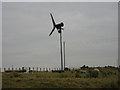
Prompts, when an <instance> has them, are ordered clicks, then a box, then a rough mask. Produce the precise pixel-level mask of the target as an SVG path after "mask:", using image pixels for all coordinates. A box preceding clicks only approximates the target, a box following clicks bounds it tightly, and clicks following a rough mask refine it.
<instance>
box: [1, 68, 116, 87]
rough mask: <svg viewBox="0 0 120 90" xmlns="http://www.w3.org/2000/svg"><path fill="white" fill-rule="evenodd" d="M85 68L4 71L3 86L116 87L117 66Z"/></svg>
mask: <svg viewBox="0 0 120 90" xmlns="http://www.w3.org/2000/svg"><path fill="white" fill-rule="evenodd" d="M98 69H99V71H95V70H94V68H85V69H82V70H81V69H77V70H70V71H65V72H61V73H59V72H33V73H20V72H9V73H7V72H4V73H3V74H2V79H3V81H2V85H3V88H118V69H117V68H102V67H101V68H98Z"/></svg>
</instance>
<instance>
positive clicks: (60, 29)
mask: <svg viewBox="0 0 120 90" xmlns="http://www.w3.org/2000/svg"><path fill="white" fill-rule="evenodd" d="M50 16H51V19H52V23H53V29H52V31H51V32H50V34H49V36H50V35H51V34H52V33H53V31H54V30H55V29H57V31H58V33H59V34H60V54H61V70H64V68H63V54H62V30H64V29H63V28H62V27H63V26H64V24H63V22H61V23H59V24H56V23H55V20H54V18H53V16H52V14H51V13H50Z"/></svg>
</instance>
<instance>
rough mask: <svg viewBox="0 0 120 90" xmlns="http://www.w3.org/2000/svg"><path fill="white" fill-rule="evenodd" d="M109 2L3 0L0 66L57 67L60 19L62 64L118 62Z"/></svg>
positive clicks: (114, 21)
mask: <svg viewBox="0 0 120 90" xmlns="http://www.w3.org/2000/svg"><path fill="white" fill-rule="evenodd" d="M117 4H118V3H117V2H114V3H113V2H112V3H109V2H107V3H100V2H97V3H92V2H91V3H88V2H86V3H82V2H79V3H78V2H77V3H65V2H63V3H41V2H36V3H33V2H31V3H29V2H27V3H25V2H23V3H22V2H21V3H12V2H11V3H8V2H7V3H2V39H3V40H2V41H3V42H2V44H3V46H2V49H3V52H2V56H3V57H2V61H3V65H2V66H3V67H11V66H12V65H13V66H14V67H22V66H26V67H28V66H30V67H33V66H34V67H38V66H39V67H60V50H59V34H58V32H57V30H55V31H54V32H53V34H52V36H51V37H49V36H48V35H49V33H50V32H51V29H52V28H53V26H52V22H51V18H50V15H49V13H50V12H51V13H52V14H53V16H54V18H55V21H56V23H59V22H61V21H62V22H64V24H65V26H64V29H65V30H64V31H63V37H64V41H65V42H66V66H68V67H81V66H82V65H88V66H105V65H115V66H116V65H117V63H118V6H117Z"/></svg>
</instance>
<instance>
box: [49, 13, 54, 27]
mask: <svg viewBox="0 0 120 90" xmlns="http://www.w3.org/2000/svg"><path fill="white" fill-rule="evenodd" d="M50 16H51V19H52V22H53V26H55V21H54V19H53V16H52V14H51V13H50Z"/></svg>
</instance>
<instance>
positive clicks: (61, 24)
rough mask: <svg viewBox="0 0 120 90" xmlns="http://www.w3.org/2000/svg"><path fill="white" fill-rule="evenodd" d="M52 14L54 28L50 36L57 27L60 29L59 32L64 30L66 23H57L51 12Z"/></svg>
mask: <svg viewBox="0 0 120 90" xmlns="http://www.w3.org/2000/svg"><path fill="white" fill-rule="evenodd" d="M50 15H51V19H52V23H53V29H52V31H51V33H50V34H49V36H50V35H51V34H52V33H53V31H54V30H55V28H56V29H57V30H58V33H61V30H64V29H63V28H62V27H63V26H64V23H63V22H61V23H59V24H56V23H55V21H54V19H53V16H52V14H51V13H50Z"/></svg>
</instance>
